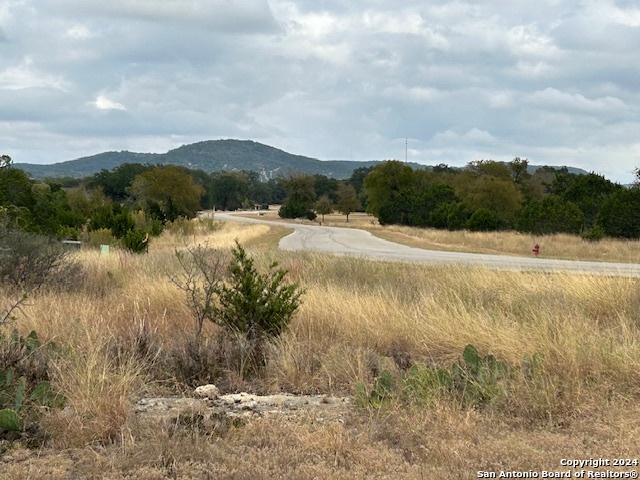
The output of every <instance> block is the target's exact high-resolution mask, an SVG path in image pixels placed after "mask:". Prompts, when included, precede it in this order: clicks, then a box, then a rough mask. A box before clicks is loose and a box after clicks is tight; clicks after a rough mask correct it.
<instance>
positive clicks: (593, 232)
mask: <svg viewBox="0 0 640 480" xmlns="http://www.w3.org/2000/svg"><path fill="white" fill-rule="evenodd" d="M580 237H581V238H582V239H583V240H586V241H587V242H599V241H600V240H602V239H603V238H604V237H605V233H604V230H603V229H602V227H600V226H599V225H594V226H593V228H590V229H588V230H584V231H583V232H582V233H581V234H580Z"/></svg>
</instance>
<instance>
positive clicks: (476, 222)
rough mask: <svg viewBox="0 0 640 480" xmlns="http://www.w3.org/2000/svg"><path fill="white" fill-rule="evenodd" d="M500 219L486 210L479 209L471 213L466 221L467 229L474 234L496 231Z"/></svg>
mask: <svg viewBox="0 0 640 480" xmlns="http://www.w3.org/2000/svg"><path fill="white" fill-rule="evenodd" d="M499 227H500V219H499V218H498V215H496V214H495V213H494V212H492V211H491V210H489V209H487V208H480V209H478V210H476V211H475V212H473V214H472V215H471V217H470V218H469V220H467V228H468V229H469V230H471V231H474V232H488V231H492V230H498V228H499Z"/></svg>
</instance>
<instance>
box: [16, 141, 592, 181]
mask: <svg viewBox="0 0 640 480" xmlns="http://www.w3.org/2000/svg"><path fill="white" fill-rule="evenodd" d="M382 161H383V160H368V161H355V160H319V159H317V158H312V157H306V156H303V155H295V154H291V153H288V152H285V151H284V150H280V149H278V148H275V147H271V146H269V145H264V144H262V143H258V142H255V141H252V140H234V139H223V140H205V141H201V142H196V143H191V144H187V145H182V146H181V147H178V148H174V149H172V150H169V151H168V152H166V153H138V152H129V151H126V150H122V151H119V152H115V151H112V152H102V153H98V154H96V155H91V156H88V157H81V158H77V159H74V160H67V161H64V162H58V163H54V164H49V165H38V164H30V163H15V164H14V166H15V167H16V168H20V169H22V170H24V171H26V172H28V173H29V174H31V175H32V176H33V177H34V178H36V179H42V178H45V177H53V178H55V177H75V178H81V177H86V176H89V175H93V174H94V173H98V172H100V171H101V170H103V169H106V170H113V169H114V168H116V167H118V166H120V165H122V164H124V163H142V164H146V163H149V164H159V165H180V166H183V167H187V168H190V169H199V170H204V171H205V172H207V173H210V172H214V171H238V170H252V171H256V172H258V173H260V175H261V177H262V178H263V179H264V180H266V179H269V178H274V177H275V176H277V175H278V174H287V173H293V172H302V173H309V174H316V173H317V174H321V175H326V176H328V177H333V178H338V179H342V178H348V177H350V176H351V173H352V172H353V170H355V169H356V168H360V167H371V166H375V165H377V164H379V163H381V162H382ZM406 163H407V165H409V166H411V167H412V168H424V167H426V165H422V164H418V163H414V162H406ZM531 168H533V169H535V168H538V167H537V166H531V165H530V169H531ZM567 168H568V169H569V171H570V172H572V173H587V172H586V171H584V170H582V169H578V168H575V167H567Z"/></svg>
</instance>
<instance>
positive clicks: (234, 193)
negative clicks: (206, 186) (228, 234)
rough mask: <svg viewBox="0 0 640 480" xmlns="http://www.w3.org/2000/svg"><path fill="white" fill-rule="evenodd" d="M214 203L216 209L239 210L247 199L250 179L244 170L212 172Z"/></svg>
mask: <svg viewBox="0 0 640 480" xmlns="http://www.w3.org/2000/svg"><path fill="white" fill-rule="evenodd" d="M211 176H212V190H213V204H214V205H215V207H216V210H238V209H239V208H241V207H242V204H243V202H244V201H245V200H246V199H247V193H248V192H249V181H248V179H247V176H246V174H244V173H242V172H217V173H212V174H211Z"/></svg>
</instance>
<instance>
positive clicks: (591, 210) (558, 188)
mask: <svg viewBox="0 0 640 480" xmlns="http://www.w3.org/2000/svg"><path fill="white" fill-rule="evenodd" d="M623 188H624V187H622V186H621V185H619V184H616V183H614V182H611V181H610V180H607V179H606V178H604V177H603V176H602V175H598V174H597V173H593V172H592V173H589V174H586V175H578V174H575V173H568V172H560V173H557V174H556V177H555V179H554V181H553V182H552V183H551V185H550V186H549V188H548V191H549V193H550V194H552V195H558V196H559V197H560V198H562V199H563V200H565V201H567V202H573V203H574V204H576V205H577V206H578V208H580V210H582V212H583V213H584V216H585V222H586V226H587V227H588V228H590V227H592V226H593V224H594V223H595V221H596V217H597V216H598V212H599V210H600V207H601V206H602V204H603V203H604V201H605V200H606V199H607V198H608V197H609V196H610V195H612V194H613V193H615V192H617V191H620V190H622V189H623Z"/></svg>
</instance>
